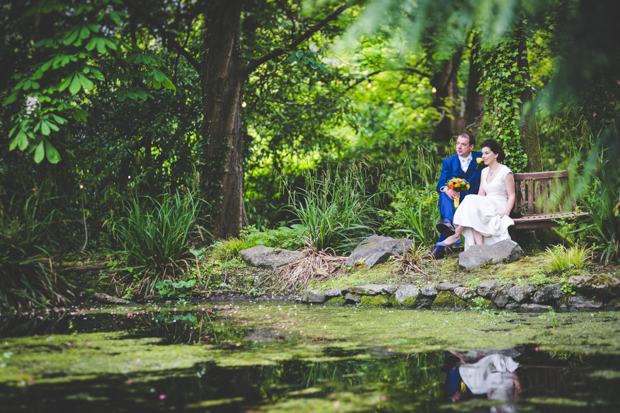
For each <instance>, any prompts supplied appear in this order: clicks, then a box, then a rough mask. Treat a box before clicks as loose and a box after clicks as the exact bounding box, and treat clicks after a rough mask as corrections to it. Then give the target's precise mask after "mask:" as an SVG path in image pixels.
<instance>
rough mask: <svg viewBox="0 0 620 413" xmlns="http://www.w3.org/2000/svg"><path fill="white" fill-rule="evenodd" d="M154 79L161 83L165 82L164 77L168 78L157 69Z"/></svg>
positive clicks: (154, 71)
mask: <svg viewBox="0 0 620 413" xmlns="http://www.w3.org/2000/svg"><path fill="white" fill-rule="evenodd" d="M153 77H154V78H155V80H157V81H158V82H161V81H162V80H164V77H166V76H165V75H164V74H163V73H162V72H160V71H159V70H157V69H155V70H153Z"/></svg>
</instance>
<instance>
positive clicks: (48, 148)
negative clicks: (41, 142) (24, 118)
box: [45, 140, 60, 164]
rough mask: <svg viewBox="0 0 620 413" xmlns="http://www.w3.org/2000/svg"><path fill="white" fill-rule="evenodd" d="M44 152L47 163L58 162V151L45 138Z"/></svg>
mask: <svg viewBox="0 0 620 413" xmlns="http://www.w3.org/2000/svg"><path fill="white" fill-rule="evenodd" d="M45 154H46V155H47V160H48V161H49V163H51V164H57V163H58V162H60V154H59V153H58V151H57V150H56V148H54V145H52V144H51V143H50V142H48V141H47V140H45Z"/></svg>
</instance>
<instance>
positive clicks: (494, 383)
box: [447, 349, 521, 413]
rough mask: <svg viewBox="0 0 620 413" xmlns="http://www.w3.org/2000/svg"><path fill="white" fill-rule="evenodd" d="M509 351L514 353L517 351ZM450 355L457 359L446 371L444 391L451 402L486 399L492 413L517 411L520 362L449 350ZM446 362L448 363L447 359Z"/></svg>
mask: <svg viewBox="0 0 620 413" xmlns="http://www.w3.org/2000/svg"><path fill="white" fill-rule="evenodd" d="M511 350H512V349H511ZM509 352H510V353H517V352H516V350H515V351H509ZM449 354H451V355H452V356H454V357H456V359H457V360H458V361H457V362H456V363H455V365H454V367H452V368H451V369H450V371H449V372H448V378H447V391H448V400H449V401H450V402H452V403H458V402H461V401H464V400H468V399H472V398H487V399H488V400H491V401H492V402H493V406H491V407H490V411H491V413H512V412H515V411H516V410H515V405H516V403H517V399H518V397H519V392H520V391H521V383H520V381H519V377H518V376H517V373H516V370H517V368H518V367H519V363H517V362H516V361H515V360H514V359H513V358H512V357H510V356H507V355H504V354H500V353H490V354H488V353H484V352H476V351H470V352H459V351H449ZM517 355H518V353H517ZM447 362H448V363H450V357H448V358H447Z"/></svg>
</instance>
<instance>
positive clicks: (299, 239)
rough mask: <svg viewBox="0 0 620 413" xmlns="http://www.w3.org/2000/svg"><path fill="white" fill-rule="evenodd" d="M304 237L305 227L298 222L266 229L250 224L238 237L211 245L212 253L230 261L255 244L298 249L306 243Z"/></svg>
mask: <svg viewBox="0 0 620 413" xmlns="http://www.w3.org/2000/svg"><path fill="white" fill-rule="evenodd" d="M306 239H307V237H306V228H305V227H304V226H303V225H300V224H293V225H291V226H290V227H280V228H277V229H271V230H267V231H260V230H258V229H257V228H256V227H255V226H253V225H252V226H249V227H247V228H244V229H242V230H241V234H240V237H239V238H229V239H227V240H225V241H220V242H216V243H215V244H213V246H214V254H215V256H216V257H217V258H219V259H221V260H224V261H230V260H232V259H233V258H236V257H237V256H238V255H239V251H242V250H244V249H247V248H252V247H255V246H257V245H264V246H266V247H274V248H284V249H293V250H296V249H300V248H302V247H303V246H304V245H306Z"/></svg>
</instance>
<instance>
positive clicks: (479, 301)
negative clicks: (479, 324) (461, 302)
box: [467, 297, 495, 310]
mask: <svg viewBox="0 0 620 413" xmlns="http://www.w3.org/2000/svg"><path fill="white" fill-rule="evenodd" d="M467 305H468V306H469V307H470V308H471V309H476V310H486V309H490V308H495V304H493V301H491V300H489V299H488V298H484V297H476V298H472V299H471V300H469V301H468V302H467Z"/></svg>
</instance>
